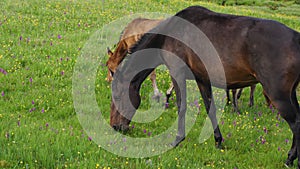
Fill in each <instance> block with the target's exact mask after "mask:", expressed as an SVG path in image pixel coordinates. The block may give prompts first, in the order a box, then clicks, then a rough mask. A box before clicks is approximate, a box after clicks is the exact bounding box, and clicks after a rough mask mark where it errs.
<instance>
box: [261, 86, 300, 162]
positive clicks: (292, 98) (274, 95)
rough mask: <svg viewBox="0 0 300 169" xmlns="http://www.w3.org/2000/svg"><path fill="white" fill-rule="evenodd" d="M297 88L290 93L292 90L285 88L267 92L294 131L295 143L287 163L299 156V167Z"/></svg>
mask: <svg viewBox="0 0 300 169" xmlns="http://www.w3.org/2000/svg"><path fill="white" fill-rule="evenodd" d="M287 90H288V89H287ZM295 90H296V89H294V91H293V92H292V93H291V94H290V92H288V91H284V88H282V89H278V88H277V89H276V90H269V93H266V94H268V96H269V98H270V99H271V102H272V104H273V105H274V106H275V107H276V108H277V109H278V111H279V112H280V115H281V116H282V117H283V118H284V119H285V120H286V122H287V123H288V124H289V126H290V128H291V130H292V132H293V143H292V147H291V149H290V151H289V153H288V158H287V160H286V162H285V164H286V165H287V166H292V165H293V161H294V160H295V159H296V158H297V157H298V168H300V111H299V104H298V101H297V97H296V91H295ZM270 91H273V92H270ZM274 91H275V92H274Z"/></svg>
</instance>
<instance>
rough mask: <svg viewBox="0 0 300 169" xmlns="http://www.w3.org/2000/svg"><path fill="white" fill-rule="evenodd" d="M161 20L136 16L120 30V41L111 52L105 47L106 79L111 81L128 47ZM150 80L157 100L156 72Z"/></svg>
mask: <svg viewBox="0 0 300 169" xmlns="http://www.w3.org/2000/svg"><path fill="white" fill-rule="evenodd" d="M161 21H162V20H158V19H146V18H137V19H134V20H132V21H131V22H130V23H129V24H128V25H127V26H126V27H125V29H124V30H123V31H122V33H121V37H120V41H119V42H118V44H117V46H116V49H115V51H114V52H112V51H111V50H110V49H109V48H107V54H108V56H109V58H108V61H107V62H106V66H107V68H108V73H107V77H106V79H107V81H108V82H111V81H112V80H113V74H114V73H115V71H116V69H117V67H118V66H119V64H120V63H121V62H122V60H123V59H124V58H125V57H126V55H127V54H128V53H129V52H130V51H129V50H130V48H131V47H132V46H133V45H134V44H135V43H136V42H137V41H138V40H139V39H140V38H141V37H142V35H144V34H145V33H146V32H148V31H149V30H150V29H152V28H154V27H155V26H156V25H158V24H159V23H160V22H161ZM150 80H151V82H152V87H153V90H154V96H153V98H154V99H156V100H157V101H159V99H160V96H161V94H160V92H159V89H158V87H157V83H156V73H155V71H153V72H151V74H150Z"/></svg>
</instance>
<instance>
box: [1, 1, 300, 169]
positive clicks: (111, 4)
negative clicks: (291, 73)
mask: <svg viewBox="0 0 300 169" xmlns="http://www.w3.org/2000/svg"><path fill="white" fill-rule="evenodd" d="M269 2H270V3H271V1H269ZM272 2H273V1H272ZM274 3H275V1H274ZM276 3H278V2H277V1H276ZM190 5H202V6H205V7H207V8H209V9H211V10H215V11H218V12H223V13H230V14H239V15H247V16H254V17H260V18H267V19H273V20H277V21H279V22H282V23H284V24H286V25H288V26H289V27H291V28H293V29H295V30H297V31H300V5H297V4H295V3H293V2H292V1H288V2H281V3H280V5H278V6H276V8H274V7H273V6H274V5H273V4H271V5H268V3H267V2H265V3H260V5H255V4H253V3H252V4H251V6H235V4H234V3H228V5H225V6H222V5H220V3H218V2H216V3H211V2H203V1H180V0H173V1H169V0H156V1H150V0H145V1H134V0H129V1H120V0H111V1H104V0H102V1H97V0H87V1H77V0H62V1H58V0H47V1H45V0H27V1H26V0H20V1H17V0H2V1H1V2H0V6H1V9H0V92H1V95H0V168H105V169H108V168H111V169H112V168H132V169H134V168H191V169H194V168H225V169H234V168H235V169H237V168H240V169H242V168H243V169H244V168H270V169H271V168H283V167H284V165H283V164H284V162H285V160H286V157H287V152H288V150H289V148H290V146H291V139H292V135H291V131H290V129H289V127H288V125H287V123H286V122H285V121H283V119H282V118H281V117H280V116H279V115H278V112H277V111H276V110H274V109H270V108H269V107H267V106H266V105H265V100H264V97H263V95H262V89H261V86H258V88H257V90H256V92H255V106H254V107H251V108H249V107H248V106H247V103H248V98H249V94H248V93H249V89H246V90H245V91H244V93H243V95H242V98H241V100H240V113H238V114H237V113H233V109H232V108H231V107H230V106H228V107H225V109H224V111H223V112H222V118H221V122H220V127H221V131H222V133H223V136H224V143H223V145H224V149H222V150H219V149H216V148H215V146H214V139H213V137H210V138H209V139H208V140H207V141H205V142H204V143H202V144H200V143H199V133H200V128H201V126H202V125H203V122H204V118H205V117H206V113H205V111H204V107H203V103H202V102H201V99H200V102H199V104H200V112H199V115H198V117H197V119H196V123H195V125H194V126H193V128H192V130H191V131H190V132H189V134H188V135H187V138H186V140H185V141H184V142H182V143H181V144H180V146H178V147H177V148H174V149H172V150H170V151H168V152H166V153H164V154H161V155H157V156H153V157H147V158H146V157H145V158H128V157H121V156H117V155H115V154H113V153H110V152H108V151H106V150H104V149H103V148H101V146H100V145H97V144H96V143H95V142H93V138H92V137H90V136H89V135H87V133H86V132H85V131H84V129H83V128H82V126H81V124H80V123H79V120H78V117H77V115H76V112H75V110H74V106H73V97H72V76H73V69H74V66H75V64H76V61H77V57H78V56H80V54H81V51H82V48H84V46H85V44H86V42H87V41H88V40H89V38H90V37H91V36H92V35H93V34H94V33H95V32H96V31H98V30H100V29H102V28H103V26H105V25H107V24H109V23H111V22H112V21H114V20H116V19H118V18H120V17H123V16H128V15H132V14H135V13H142V12H145V11H147V12H162V13H168V14H175V13H176V12H178V11H179V10H181V9H183V8H185V7H188V6H190ZM248 5H249V4H248ZM121 29H122V28H116V30H118V31H117V32H116V35H118V34H119V33H120V32H121ZM106 38H107V37H106ZM115 43H116V42H115V41H113V42H109V44H110V45H112V44H115ZM105 45H107V44H105ZM105 52H106V51H105V50H104V51H102V52H101V53H99V55H101V56H103V57H106V55H105V54H106V53H105ZM104 65H105V62H104V60H102V61H101V63H99V68H98V72H97V80H96V83H95V85H96V86H95V89H96V90H95V92H96V94H97V102H98V105H99V107H100V108H101V111H102V113H103V115H104V116H105V118H106V120H107V122H108V123H109V110H110V97H111V91H110V84H109V83H108V82H106V81H105V80H104V79H105V77H106V73H107V70H106V67H105V66H104ZM158 84H159V88H160V89H161V90H162V91H165V90H166V89H167V88H168V84H169V79H168V75H167V74H166V72H165V71H163V70H160V71H158ZM150 86H151V84H150V82H149V81H146V82H145V85H143V88H142V96H143V100H145V101H144V102H143V103H142V107H144V108H147V107H148V106H149V105H148V104H149V102H147V100H149V97H151V93H152V89H151V87H150ZM298 91H299V87H298ZM298 100H299V92H298ZM175 119H176V107H175V106H174V102H172V103H171V105H170V108H169V109H167V110H165V112H164V113H163V115H162V116H161V117H160V118H159V119H157V120H155V121H154V122H151V123H149V124H138V123H137V124H132V126H133V125H134V128H133V129H132V130H131V131H130V132H129V135H130V136H132V137H144V138H150V137H153V136H155V135H156V134H158V133H161V132H162V131H164V130H165V129H166V128H167V127H168V125H169V124H171V123H172V122H173V121H174V120H175ZM141 151H143V150H141Z"/></svg>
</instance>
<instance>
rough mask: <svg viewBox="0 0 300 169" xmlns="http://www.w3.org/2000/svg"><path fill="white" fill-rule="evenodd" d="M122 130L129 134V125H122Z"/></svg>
mask: <svg viewBox="0 0 300 169" xmlns="http://www.w3.org/2000/svg"><path fill="white" fill-rule="evenodd" d="M120 130H121V131H122V132H127V131H128V130H129V127H128V126H127V125H121V127H120Z"/></svg>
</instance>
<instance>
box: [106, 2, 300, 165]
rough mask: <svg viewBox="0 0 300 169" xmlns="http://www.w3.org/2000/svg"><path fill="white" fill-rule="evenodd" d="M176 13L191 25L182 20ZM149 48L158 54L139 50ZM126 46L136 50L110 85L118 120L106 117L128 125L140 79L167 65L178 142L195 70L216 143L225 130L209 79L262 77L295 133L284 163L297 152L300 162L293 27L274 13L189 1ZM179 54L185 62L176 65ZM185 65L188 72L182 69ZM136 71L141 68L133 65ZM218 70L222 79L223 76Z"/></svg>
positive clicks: (297, 48) (299, 52) (234, 81)
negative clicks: (231, 11) (241, 12)
mask: <svg viewBox="0 0 300 169" xmlns="http://www.w3.org/2000/svg"><path fill="white" fill-rule="evenodd" d="M178 18H180V19H181V20H184V21H185V22H188V23H192V25H193V26H189V25H188V24H185V22H180V19H178ZM194 28H197V29H199V30H201V32H203V33H204V34H205V36H206V37H207V38H208V39H209V40H210V42H211V45H213V47H214V48H215V50H216V52H217V54H218V56H219V57H220V58H219V59H220V61H221V64H222V66H220V65H219V64H216V62H215V61H214V62H211V60H210V59H211V57H212V54H213V53H212V52H209V51H208V48H209V47H210V46H208V45H207V43H201V42H202V40H203V38H202V35H201V33H199V34H195V33H194V30H193V29H194ZM182 39H183V40H182ZM195 46H196V48H195ZM150 49H159V51H155V52H153V53H152V55H155V56H156V59H153V57H151V58H150V57H146V55H147V54H145V53H144V52H146V51H148V50H150ZM131 51H132V52H133V54H132V55H131V56H128V57H127V58H128V60H127V61H125V62H124V64H123V65H122V66H121V68H120V70H119V71H117V73H116V74H115V77H114V78H115V79H114V81H113V85H112V91H113V103H112V105H111V108H112V109H111V116H112V117H114V120H115V121H111V124H112V126H114V128H116V129H128V126H129V123H130V121H131V118H132V117H133V115H134V113H135V110H136V109H137V108H138V107H139V105H140V101H141V99H140V94H139V90H140V87H141V83H142V82H143V81H144V80H145V78H146V77H147V76H148V75H149V74H150V73H151V72H152V71H153V70H154V69H155V67H156V66H158V65H159V64H166V66H167V67H168V69H169V71H170V74H171V76H172V79H173V83H174V86H175V92H176V96H177V105H178V131H177V137H176V139H175V141H174V143H173V145H174V146H176V145H178V144H179V143H180V142H181V141H182V140H183V139H184V138H185V113H186V112H185V111H186V93H185V92H186V91H185V81H186V79H190V78H191V76H194V78H195V80H196V82H197V85H198V88H199V90H200V93H201V95H202V98H203V101H204V104H205V107H206V111H207V113H208V115H209V117H210V119H211V122H212V125H213V128H214V137H215V140H216V143H217V145H218V146H220V145H221V141H222V134H221V131H220V130H219V126H218V124H217V118H216V108H215V104H214V98H213V96H212V88H211V86H212V85H213V86H216V87H220V88H225V89H237V88H242V87H246V86H251V85H253V84H256V83H261V84H262V87H263V89H264V91H265V94H266V95H267V97H268V98H269V99H270V101H271V102H272V104H273V105H274V106H275V107H276V108H277V109H278V110H279V112H280V115H281V116H282V117H283V118H284V119H285V120H286V121H287V123H288V124H289V126H290V128H291V131H292V133H293V143H292V147H291V150H290V151H289V153H288V158H287V160H286V163H285V164H286V165H292V164H293V161H294V160H295V159H296V158H297V157H298V168H300V110H299V104H298V101H297V96H296V88H297V86H298V84H299V81H300V34H299V33H298V32H296V31H294V30H292V29H290V28H288V27H286V26H285V25H283V24H281V23H279V22H276V21H272V20H265V19H258V18H252V17H245V16H236V15H227V14H221V13H215V12H213V11H210V10H208V9H206V8H203V7H199V6H192V7H189V8H186V9H184V10H182V11H180V12H178V13H177V14H176V15H175V16H173V17H171V18H170V19H167V20H166V21H164V22H162V23H161V24H159V25H158V26H157V27H156V28H155V29H154V30H152V31H151V33H147V34H145V35H144V36H143V37H142V38H141V40H140V41H139V42H138V43H137V44H136V46H135V47H134V48H132V50H131ZM169 53H172V54H173V55H171V54H169ZM135 55H139V56H138V57H134V56H135ZM142 55H145V57H143V56H142ZM131 58H132V59H131ZM176 58H179V59H180V60H181V61H182V62H184V63H185V65H186V66H181V64H178V61H177V60H176ZM133 59H137V60H133ZM135 62H141V63H142V62H143V63H147V64H149V67H148V68H147V69H143V68H142V67H138V66H137V67H133V66H131V65H132V64H134V63H135ZM187 67H188V68H189V69H190V71H191V72H192V73H187V72H188V70H187ZM136 70H139V72H138V73H136V72H134V71H136ZM222 71H224V72H223V73H225V79H222V77H221V76H220V74H222ZM133 75H134V76H133ZM175 79H176V80H175ZM223 82H225V83H226V84H225V85H224V84H223ZM128 93H129V96H128V95H127V94H128ZM128 100H129V102H130V104H132V105H131V107H130V106H129V104H128Z"/></svg>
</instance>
